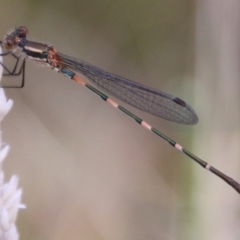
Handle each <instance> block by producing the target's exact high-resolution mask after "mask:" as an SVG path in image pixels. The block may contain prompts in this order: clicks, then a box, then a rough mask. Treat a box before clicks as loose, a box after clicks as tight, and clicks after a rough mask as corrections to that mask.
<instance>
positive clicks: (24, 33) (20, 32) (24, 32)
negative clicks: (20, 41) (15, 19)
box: [16, 26, 28, 38]
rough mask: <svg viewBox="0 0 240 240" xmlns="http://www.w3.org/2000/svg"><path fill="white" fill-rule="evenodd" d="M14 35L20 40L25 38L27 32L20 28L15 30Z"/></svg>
mask: <svg viewBox="0 0 240 240" xmlns="http://www.w3.org/2000/svg"><path fill="white" fill-rule="evenodd" d="M16 34H17V36H18V37H20V38H25V37H26V36H27V34H28V30H27V28H26V27H23V26H20V27H18V28H17V29H16Z"/></svg>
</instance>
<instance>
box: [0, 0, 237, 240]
mask: <svg viewBox="0 0 240 240" xmlns="http://www.w3.org/2000/svg"><path fill="white" fill-rule="evenodd" d="M239 11H240V3H239V1H237V0H235V1H234V0H230V1H227V2H226V1H213V0H210V1H206V0H203V1H191V0H182V1H177V0H175V1H162V0H158V1H156V0H150V1H144V0H139V1H135V0H132V1H126V0H123V1H108V0H102V1H97V0H90V1H81V0H80V1H77V0H69V1H66V0H65V1H64V0H60V1H56V0H52V1H45V0H43V1H37V0H31V1H30V0H23V1H17V0H8V1H2V2H1V6H0V16H1V21H0V32H1V33H2V35H4V33H6V32H8V30H9V29H13V28H14V27H16V26H19V25H23V26H26V27H28V30H29V39H31V40H34V41H40V42H44V43H48V44H52V45H53V46H54V47H55V48H56V49H57V50H59V51H60V52H62V53H65V54H67V55H70V56H73V57H76V58H80V59H83V60H85V61H87V62H90V63H92V64H94V65H96V66H98V67H101V68H103V69H105V70H107V71H109V72H113V73H116V74H118V75H121V76H124V77H127V78H129V79H132V80H134V81H137V82H139V83H142V84H145V85H147V86H150V87H153V88H156V89H159V90H162V91H164V92H167V93H170V94H172V95H175V96H178V97H180V98H182V99H184V100H185V101H186V102H188V103H189V104H190V105H191V106H192V107H193V108H194V109H195V110H196V112H197V113H198V116H199V118H200V122H199V124H198V125H196V126H183V125H179V124H175V123H171V122H167V121H165V120H162V119H159V118H156V117H154V116H150V115H148V114H146V113H143V112H141V111H138V110H136V109H134V108H132V107H129V106H127V105H125V104H124V103H121V104H122V105H123V106H125V107H126V108H127V109H129V110H131V111H132V112H134V113H135V114H136V115H138V116H139V117H141V118H143V119H144V120H146V121H147V122H149V123H150V124H151V125H153V126H154V127H156V128H157V129H159V130H160V131H161V132H163V133H164V134H166V135H167V136H169V137H171V138H173V139H174V140H176V141H177V142H179V143H180V144H181V145H183V146H184V147H186V148H187V149H188V150H190V151H192V152H193V153H194V154H196V155H197V156H199V157H201V158H202V159H204V160H206V161H207V162H209V163H210V164H212V165H213V166H215V167H216V168H217V169H219V170H221V171H223V172H225V173H226V174H229V175H230V176H231V177H233V178H235V179H236V180H239V181H240V174H239V170H240V164H239V159H240V158H239V157H240V150H239V143H240V134H239V130H240V126H239V117H240V112H239V82H240V76H239V75H240V70H239V64H240V60H239V56H240V55H239V42H240V41H239V40H240V37H239V23H240V19H239V16H240V15H239ZM5 93H6V95H7V97H8V98H11V99H13V100H14V106H13V109H12V110H11V112H10V113H9V114H8V116H7V117H6V118H5V120H4V122H3V125H2V129H1V130H2V132H3V135H2V137H3V140H4V141H5V142H6V143H8V144H10V146H11V150H10V153H9V155H8V158H7V159H6V160H5V163H4V169H5V175H6V178H9V176H11V175H12V174H17V175H18V176H19V178H20V187H22V188H23V202H24V203H25V204H26V205H27V209H26V210H23V211H20V214H19V217H18V222H17V225H18V230H19V232H20V239H34V240H40V239H41V240H42V239H44V240H48V239H49V240H50V239H51V240H55V239H56V240H62V239H71V240H72V239H74V240H75V239H88V240H130V239H131V240H133V239H134V240H135V239H136V240H146V239H148V240H182V239H184V240H188V239H194V240H198V239H211V240H215V239H218V240H222V239H232V240H235V239H239V234H240V233H239V227H238V223H239V215H240V214H239V196H238V194H237V193H236V192H235V191H234V190H233V189H231V188H230V187H229V186H228V185H227V184H225V183H224V182H223V181H222V180H220V179H218V178H216V177H215V176H214V175H212V174H211V173H208V172H207V171H205V170H203V169H201V168H200V167H199V166H198V165H196V164H195V163H192V162H191V160H190V159H188V158H187V157H186V156H184V155H183V154H181V153H180V152H178V151H176V150H175V149H173V148H172V147H171V146H170V145H168V144H166V143H165V142H164V141H163V140H161V139H159V138H157V137H156V136H154V134H152V133H151V132H149V131H146V130H145V129H144V128H142V127H141V126H139V125H138V124H136V123H135V122H134V121H132V120H131V119H130V118H128V117H127V116H126V115H124V114H123V113H121V112H120V111H117V110H115V109H114V108H112V107H111V106H109V105H108V104H106V103H104V102H103V101H102V100H101V99H100V98H99V97H97V96H95V95H94V94H92V93H91V92H90V91H89V90H87V89H86V88H83V87H82V86H81V85H78V84H76V83H74V82H72V81H70V80H68V79H67V78H65V77H64V76H62V75H59V74H57V73H55V72H54V71H51V70H50V69H47V68H44V67H42V66H39V65H37V64H35V63H33V62H30V61H28V62H27V70H26V86H25V87H24V88H23V89H20V90H19V89H7V90H6V91H5Z"/></svg>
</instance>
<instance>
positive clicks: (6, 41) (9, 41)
mask: <svg viewBox="0 0 240 240" xmlns="http://www.w3.org/2000/svg"><path fill="white" fill-rule="evenodd" d="M14 45H15V42H14V40H13V39H12V38H10V37H7V38H5V39H4V41H3V47H4V48H5V49H7V50H10V49H12V48H13V47H14Z"/></svg>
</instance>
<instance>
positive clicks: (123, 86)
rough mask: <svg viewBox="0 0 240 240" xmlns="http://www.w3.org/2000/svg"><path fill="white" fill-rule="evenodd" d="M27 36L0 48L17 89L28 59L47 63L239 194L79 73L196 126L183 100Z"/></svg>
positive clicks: (18, 32) (22, 32) (20, 31)
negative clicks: (11, 60) (8, 61)
mask: <svg viewBox="0 0 240 240" xmlns="http://www.w3.org/2000/svg"><path fill="white" fill-rule="evenodd" d="M27 34H28V30H27V28H26V27H23V26H21V27H18V28H16V29H15V30H14V31H13V32H12V33H10V34H8V35H6V37H5V38H4V40H3V41H0V44H1V46H2V47H3V48H4V49H5V52H4V53H2V54H0V56H2V57H5V56H7V55H10V56H12V57H13V58H14V59H15V60H16V63H15V65H14V67H13V69H12V70H10V69H9V68H8V67H7V66H6V65H5V64H3V63H2V62H0V64H1V65H2V67H3V68H4V70H5V75H6V76H16V75H22V83H21V85H19V86H15V87H18V88H22V87H23V86H24V80H25V65H26V58H29V59H31V60H32V61H34V62H38V63H41V64H44V65H46V66H48V67H50V68H52V69H53V70H56V71H57V72H59V73H62V74H63V75H64V76H66V77H68V78H70V79H72V80H74V81H76V82H78V83H80V84H82V85H83V86H85V87H87V88H88V89H90V90H91V91H92V92H94V93H95V94H97V95H98V96H100V97H101V98H102V99H103V100H104V101H106V102H108V103H110V104H111V105H112V106H113V107H115V108H118V109H119V110H121V111H122V112H124V113H125V114H126V115H128V116H129V117H131V118H133V119H134V120H135V121H136V122H137V123H139V124H140V125H142V126H143V127H145V128H147V129H148V130H150V131H152V132H153V133H155V134H156V135H158V136H159V137H161V138H162V139H164V140H165V141H167V142H168V143H169V144H171V145H172V146H173V147H175V148H176V149H178V150H179V151H181V152H183V153H184V154H186V155H187V156H188V157H190V158H191V159H192V160H194V161H195V162H197V163H198V164H200V165H201V166H202V167H203V168H205V169H207V170H209V171H210V172H212V173H214V174H215V175H217V176H218V177H220V178H222V179H223V180H224V181H225V182H227V183H228V184H229V185H230V186H232V187H233V188H234V189H235V190H236V191H237V192H238V193H240V184H239V183H237V182H236V181H235V180H233V179H232V178H230V177H228V176H226V175H225V174H223V173H222V172H220V171H218V170H217V169H215V168H214V167H212V166H211V165H209V164H208V163H207V162H205V161H203V160H202V159H200V158H198V157H197V156H195V155H194V154H192V153H191V152H189V151H188V150H186V149H185V148H183V147H182V146H181V145H179V144H178V143H177V142H175V141H173V140H172V139H170V138H168V137H167V136H165V135H164V134H163V133H161V132H159V131H158V130H157V129H155V128H154V127H152V126H150V125H149V124H148V123H146V122H145V121H143V120H142V119H141V118H139V117H137V116H136V115H134V114H133V113H132V112H130V111H128V110H127V109H126V108H124V107H122V106H120V105H119V104H118V103H116V102H115V101H114V100H112V99H110V98H109V97H108V96H107V95H105V94H104V93H102V92H101V91H99V90H98V89H96V88H95V87H93V86H91V85H90V84H88V83H86V82H85V81H84V80H83V79H82V78H81V77H80V76H78V75H77V74H76V72H79V73H81V74H82V75H84V76H85V77H86V78H87V79H89V80H90V81H91V82H92V83H94V84H95V85H97V86H98V87H99V88H101V89H103V91H105V92H107V93H109V94H110V95H111V96H113V97H115V98H117V99H120V100H121V101H123V102H125V103H127V104H129V105H132V106H133V107H135V108H138V109H140V110H142V111H145V112H147V113H150V114H153V115H155V116H158V117H161V118H164V119H166V120H169V121H173V122H176V123H182V124H189V125H190V124H196V123H197V122H198V117H197V115H196V113H195V112H194V110H193V109H192V108H191V107H190V106H189V105H188V104H187V103H185V102H184V101H183V100H181V99H179V98H177V97H174V96H171V95H170V94H167V93H164V92H161V91H157V90H155V89H152V88H149V87H146V86H144V85H141V84H139V83H136V82H133V81H131V80H129V79H126V78H123V77H120V76H117V75H115V74H112V73H109V72H106V71H104V70H102V69H100V68H98V67H95V66H93V65H91V64H89V63H87V62H84V61H82V60H79V59H76V58H73V57H69V56H67V55H65V54H62V53H60V52H58V51H57V50H56V49H55V48H54V47H53V46H50V45H47V44H44V43H40V42H34V41H30V40H28V39H27ZM21 56H23V61H22V62H21V63H20V61H19V60H20V57H21ZM19 65H20V67H19ZM17 69H18V70H17ZM5 87H6V86H5Z"/></svg>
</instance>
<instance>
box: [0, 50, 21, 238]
mask: <svg viewBox="0 0 240 240" xmlns="http://www.w3.org/2000/svg"><path fill="white" fill-rule="evenodd" d="M0 53H2V49H1V47H0ZM0 62H2V57H1V56H0ZM2 73H3V69H2V66H1V65H0V80H1V77H2ZM12 105H13V101H12V100H8V101H7V100H6V97H5V94H4V91H3V89H2V88H0V126H1V121H2V119H3V118H4V116H5V115H6V114H7V113H8V112H9V111H10V109H11V107H12ZM0 133H1V129H0ZM8 151H9V146H8V145H5V144H3V143H2V139H1V134H0V240H18V239H19V236H18V232H17V229H16V226H15V221H16V218H17V214H18V209H20V208H25V206H24V205H23V204H21V196H22V190H21V189H18V188H17V187H18V178H17V176H12V177H11V179H10V180H9V182H5V183H4V173H3V171H2V162H3V160H4V158H5V157H6V156H7V153H8Z"/></svg>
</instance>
